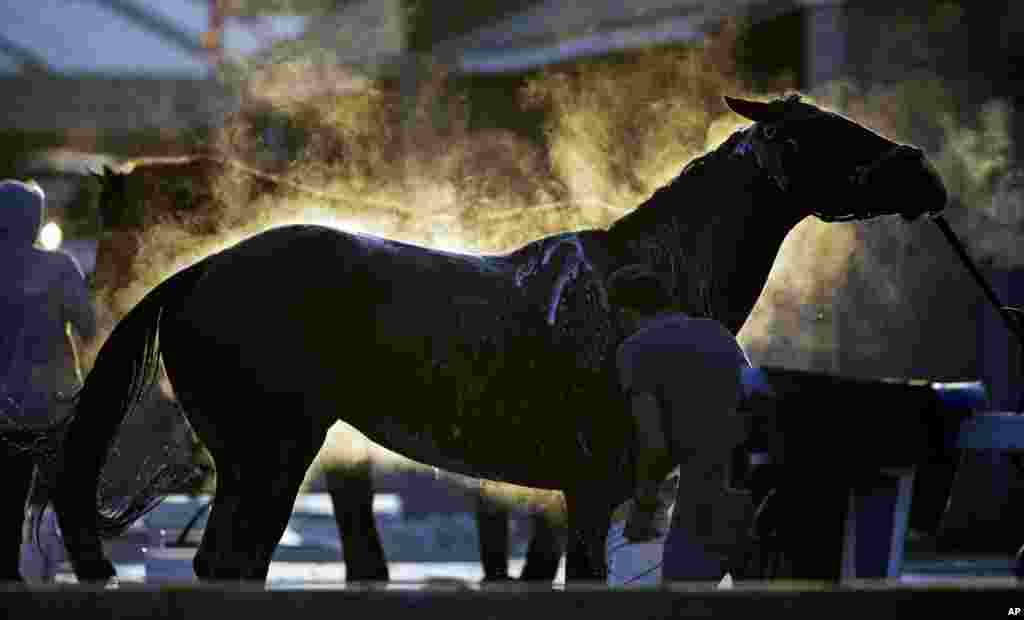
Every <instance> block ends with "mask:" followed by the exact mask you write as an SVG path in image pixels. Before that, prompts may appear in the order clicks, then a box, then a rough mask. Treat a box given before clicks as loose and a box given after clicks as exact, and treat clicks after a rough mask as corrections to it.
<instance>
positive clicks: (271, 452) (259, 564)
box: [193, 433, 324, 581]
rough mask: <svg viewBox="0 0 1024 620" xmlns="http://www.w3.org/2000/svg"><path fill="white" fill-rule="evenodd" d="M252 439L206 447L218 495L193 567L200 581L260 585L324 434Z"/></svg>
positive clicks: (244, 438) (249, 436) (247, 438)
mask: <svg viewBox="0 0 1024 620" xmlns="http://www.w3.org/2000/svg"><path fill="white" fill-rule="evenodd" d="M269 435H272V434H271V433H268V434H267V435H264V436H260V437H258V438H256V439H254V438H253V437H252V436H251V435H248V436H247V435H245V434H241V435H240V436H239V443H240V444H242V445H236V446H235V448H236V449H235V450H232V451H230V452H229V451H227V450H224V449H223V448H221V449H217V448H216V447H214V446H209V447H210V450H211V453H212V454H213V458H214V460H215V461H216V462H217V464H218V467H217V495H216V498H215V499H214V503H213V508H212V511H211V513H210V521H209V524H208V525H207V528H206V532H205V533H204V535H203V542H202V544H201V545H200V547H199V552H198V553H197V554H196V557H195V560H194V562H193V566H194V568H195V571H196V575H197V576H198V577H200V578H201V579H204V580H239V579H246V580H259V581H265V580H266V578H267V573H268V571H269V569H270V559H271V556H272V555H273V553H274V549H275V548H276V547H277V543H278V541H279V540H280V539H281V535H282V534H283V533H284V530H285V527H286V526H287V525H288V519H289V517H290V516H291V513H292V508H293V507H294V504H295V496H296V495H297V493H298V491H299V487H300V486H301V485H302V480H303V478H304V477H305V474H306V470H307V469H308V468H309V465H310V464H311V463H312V462H313V458H314V457H315V456H316V453H317V450H318V449H319V448H320V442H322V441H323V437H324V434H323V433H310V435H309V436H308V437H305V438H301V439H296V438H290V439H289V438H284V437H282V438H279V439H271V438H270V437H269Z"/></svg>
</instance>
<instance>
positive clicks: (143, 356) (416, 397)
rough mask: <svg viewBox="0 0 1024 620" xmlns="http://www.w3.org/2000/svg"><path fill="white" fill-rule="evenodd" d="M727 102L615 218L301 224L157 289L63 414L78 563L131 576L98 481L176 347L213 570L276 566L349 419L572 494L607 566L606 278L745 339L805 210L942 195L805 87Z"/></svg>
mask: <svg viewBox="0 0 1024 620" xmlns="http://www.w3.org/2000/svg"><path fill="white" fill-rule="evenodd" d="M727 103H728V105H729V106H730V107H731V108H732V109H733V110H734V111H736V112H737V113H739V114H741V115H743V116H744V117H746V118H748V119H750V120H752V121H754V124H753V125H752V126H751V127H749V128H747V129H745V130H743V131H738V132H736V133H734V134H733V135H732V136H731V137H730V138H729V139H727V140H726V141H725V142H724V143H723V144H722V145H720V146H719V147H718V148H717V149H715V150H714V151H712V152H710V153H708V154H706V155H704V156H703V157H700V158H698V159H696V160H694V161H693V162H691V163H690V164H688V165H687V166H686V167H685V168H684V169H683V171H682V173H681V174H680V175H679V176H678V177H677V178H676V179H675V180H674V181H672V182H671V183H670V184H669V185H667V186H666V187H663V188H661V189H659V190H658V191H657V192H655V193H654V194H653V195H652V196H651V198H650V199H648V200H647V201H646V202H645V203H644V204H642V205H640V206H639V207H638V208H637V209H636V210H634V211H633V212H631V213H630V214H628V215H626V216H625V217H623V218H622V219H620V220H619V221H617V222H615V223H614V224H613V225H612V226H611V227H610V228H609V229H607V230H586V231H581V232H577V233H565V234H561V235H555V236H552V237H548V238H545V239H541V240H538V241H536V242H534V243H531V244H529V245H527V246H525V247H523V248H521V249H519V250H516V251H514V252H511V253H509V254H505V255H500V256H472V255H460V254H452V253H446V252H440V251H434V250H428V249H425V248H420V247H416V246H412V245H407V244H403V243H398V242H395V241H389V240H386V239H379V238H374V237H370V236H366V235H357V234H349V233H345V232H340V231H337V230H333V229H328V228H322V227H317V226H289V227H283V228H276V229H272V230H269V231H266V232H264V233H261V234H259V235H256V236H254V237H251V238H249V239H247V240H245V241H242V242H241V243H239V244H237V245H235V246H233V247H231V248H229V249H227V250H224V251H222V252H220V253H217V254H214V255H212V256H209V257H207V258H205V259H203V260H202V261H200V262H198V263H196V264H194V265H192V266H191V267H188V268H186V269H184V270H182V271H180V272H178V273H177V274H175V275H173V276H171V277H170V278H168V279H167V280H165V281H164V282H162V283H161V284H160V285H158V286H157V287H156V288H154V289H153V290H152V291H151V292H150V293H149V294H148V295H146V297H145V298H143V300H142V301H141V302H139V304H138V305H137V306H135V308H133V309H132V310H131V311H130V312H129V313H128V314H127V315H126V316H125V317H124V318H123V319H122V320H121V321H120V323H118V325H117V326H116V328H115V329H114V331H113V333H112V334H111V335H110V337H109V338H108V339H107V341H106V343H105V344H104V345H103V347H102V348H101V350H100V352H99V355H98V357H97V360H96V363H95V365H94V367H93V369H92V372H91V373H90V374H89V377H88V378H87V380H86V382H85V385H84V387H83V389H82V390H81V392H80V393H79V394H78V402H77V404H76V410H75V414H74V415H75V417H74V419H73V420H72V421H71V422H70V424H69V427H68V430H67V436H66V438H65V444H64V454H63V462H64V464H65V466H64V467H63V468H62V469H61V471H60V472H59V474H58V477H57V483H56V488H55V489H54V494H53V500H54V505H55V507H56V510H57V513H58V518H59V522H60V526H61V529H62V530H63V533H64V541H65V546H66V547H67V551H68V553H69V556H70V558H71V561H72V564H73V567H74V570H75V573H76V575H77V576H78V578H79V579H80V580H87V581H95V580H106V579H109V578H111V577H113V576H114V570H113V566H112V564H111V563H110V562H109V560H107V559H106V557H105V556H104V554H103V550H102V546H101V533H103V532H110V531H114V530H115V529H116V528H115V527H114V526H115V525H118V524H120V525H125V524H128V523H131V521H132V518H133V517H134V516H136V515H138V514H141V513H142V512H143V511H144V510H145V509H146V508H148V507H149V506H150V505H151V503H150V502H148V501H141V500H140V501H137V502H134V503H133V504H132V505H131V506H129V507H128V508H123V509H121V510H118V511H109V510H98V507H97V495H96V491H97V485H98V480H99V476H100V471H101V468H102V466H103V463H104V462H105V460H106V457H107V452H108V450H109V448H110V446H111V442H112V439H113V437H114V436H115V433H116V431H117V428H118V427H119V425H120V424H121V422H122V420H123V419H124V418H125V416H126V415H128V414H130V413H131V411H132V410H133V409H134V407H135V406H136V404H137V403H138V401H139V399H140V397H141V396H142V395H143V394H145V391H146V390H147V389H148V387H149V386H150V385H151V384H152V382H153V380H154V377H155V373H156V371H157V369H158V367H159V362H160V359H161V356H162V359H163V364H164V367H165V369H166V372H167V376H168V378H169V380H170V382H171V384H172V385H173V387H174V390H175V393H176V394H177V396H178V399H179V401H180V402H181V404H182V407H183V408H184V410H185V412H186V416H187V418H188V420H189V421H190V423H191V424H192V426H193V428H194V429H195V431H196V432H197V434H198V435H199V437H200V438H201V439H202V441H203V442H204V443H205V444H206V446H207V447H208V449H209V451H210V453H211V454H212V456H213V458H214V460H215V462H216V467H217V479H218V484H217V494H216V497H215V499H214V503H213V508H212V514H211V516H210V521H209V524H208V527H207V529H206V532H205V534H204V537H203V541H202V544H201V545H200V549H199V551H198V553H197V554H196V558H195V561H194V568H195V571H196V574H197V575H198V576H199V577H200V578H202V579H260V580H262V579H265V578H266V575H267V570H268V567H269V564H270V558H271V554H272V552H273V550H274V547H275V545H276V543H277V541H278V540H279V539H280V537H281V534H282V532H283V531H284V528H285V525H286V523H287V520H288V518H289V515H290V514H291V510H292V505H293V501H294V498H295V495H296V493H297V491H298V489H299V486H300V484H301V482H302V479H303V477H304V474H305V472H306V469H307V468H308V467H309V465H310V463H311V462H312V460H313V458H314V456H315V455H316V453H317V450H318V448H319V447H320V445H321V443H322V442H323V440H324V436H325V433H326V431H327V429H328V428H329V427H330V426H331V425H332V424H333V423H334V422H335V421H336V420H338V419H342V420H344V421H345V422H347V423H349V424H350V425H352V426H353V427H354V428H356V429H358V430H359V431H361V432H362V433H364V434H365V435H366V436H367V437H369V438H370V439H371V440H372V441H374V442H376V443H378V444H380V445H382V446H384V447H386V448H388V449H390V450H393V451H395V452H398V453H400V454H403V455H405V456H408V457H410V458H412V459H414V460H416V461H420V462H422V463H426V464H428V465H433V466H437V467H440V468H443V469H446V470H450V471H454V472H458V473H462V474H465V475H469V476H475V477H482V478H488V479H493V480H500V481H506V482H510V483H514V484H520V485H524V486H530V487H537V488H544V489H555V490H561V491H563V493H564V494H565V499H566V507H567V511H568V519H569V536H568V543H567V553H568V557H567V573H566V574H567V578H568V579H570V580H579V579H601V580H603V579H604V578H605V561H604V540H605V535H606V532H607V529H608V525H609V520H610V516H611V512H612V510H613V507H614V506H616V505H617V504H619V503H621V502H623V501H625V500H626V499H628V498H629V497H630V496H631V494H632V491H633V472H632V464H631V458H630V445H629V444H630V441H629V438H630V437H631V421H630V417H629V415H628V413H627V411H626V409H625V404H624V402H623V397H622V395H621V394H620V390H619V388H618V386H617V381H616V378H615V377H616V375H615V371H614V368H613V359H614V355H613V353H614V350H615V347H616V346H617V344H618V343H619V342H620V341H621V340H622V339H623V338H624V336H625V334H624V333H623V332H622V329H621V328H620V327H619V323H618V321H617V320H616V316H617V315H616V313H615V312H614V309H612V308H609V307H608V306H607V303H606V298H605V297H604V294H603V291H604V289H603V282H604V280H605V278H606V277H607V276H608V275H609V274H611V273H613V272H614V271H616V270H617V269H618V268H620V267H622V266H625V265H631V264H638V263H640V264H646V265H648V266H649V267H650V268H652V269H654V270H656V271H658V272H661V273H663V274H665V275H666V276H668V277H669V279H670V281H671V282H672V284H673V287H674V295H675V297H676V299H677V301H678V303H679V305H680V306H681V307H682V308H683V309H685V310H686V311H688V312H692V313H693V314H698V315H702V316H707V317H711V318H714V319H717V320H718V321H720V322H721V323H723V324H724V325H725V326H726V327H727V328H728V329H729V330H731V331H733V332H736V331H737V330H738V329H739V328H740V326H741V325H742V323H743V321H744V320H745V319H746V317H747V315H748V314H749V312H750V310H751V308H752V307H753V305H754V302H755V301H756V299H757V297H758V295H759V294H760V291H761V289H762V288H763V286H764V283H765V281H766V279H767V276H768V273H769V270H770V269H771V266H772V263H773V262H774V258H775V256H776V254H777V252H778V250H779V247H780V245H781V243H782V241H783V239H784V238H785V236H786V234H787V232H788V231H789V230H790V229H791V228H792V227H793V226H794V225H795V224H796V223H798V222H799V221H800V220H801V219H803V218H804V217H806V216H808V215H812V214H813V215H816V216H818V217H819V218H822V219H823V220H826V221H845V220H854V219H862V218H869V217H874V216H879V215H884V214H901V215H903V216H904V217H907V218H909V219H913V218H915V217H917V216H919V215H921V214H923V213H929V212H934V211H938V210H940V209H942V208H943V207H944V206H945V203H946V192H945V189H944V187H943V184H942V181H941V180H940V178H939V177H938V175H937V173H936V172H935V170H934V169H933V168H932V167H931V166H930V164H929V163H928V162H927V160H926V159H925V157H924V156H923V154H922V152H921V151H920V150H919V149H916V148H913V147H910V146H906V145H898V144H896V143H894V142H892V141H890V140H887V139H886V138H884V137H882V136H880V135H878V134H876V133H874V132H872V131H870V130H868V129H866V128H864V127H862V126H860V125H858V124H856V123H854V122H852V121H851V120H849V119H846V118H844V117H842V116H839V115H837V114H834V113H830V112H827V111H824V110H821V109H819V108H817V107H815V106H813V105H810V104H808V103H805V102H803V101H800V99H799V97H796V96H793V97H789V98H787V99H784V100H777V101H773V102H771V103H762V102H754V101H745V100H740V99H728V98H727ZM680 380H686V378H685V377H680ZM694 389H695V390H699V385H695V386H694ZM143 499H145V498H143Z"/></svg>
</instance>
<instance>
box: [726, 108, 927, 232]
mask: <svg viewBox="0 0 1024 620" xmlns="http://www.w3.org/2000/svg"><path fill="white" fill-rule="evenodd" d="M725 101H726V104H728V106H729V107H730V108H731V109H732V110H733V111H734V112H736V113H737V114H739V115H740V116H743V117H745V118H748V119H750V120H752V121H754V123H755V124H754V125H752V126H751V127H749V128H748V129H747V130H746V131H745V132H744V136H743V139H742V140H741V141H740V142H739V143H738V144H737V146H736V148H735V151H734V153H735V154H737V155H741V156H742V155H752V156H753V157H755V158H756V160H757V164H758V165H759V166H760V167H761V168H762V169H763V170H764V171H766V172H767V173H768V174H769V175H770V176H771V177H772V180H773V181H774V182H775V184H776V185H778V187H779V189H780V190H782V191H783V192H784V193H786V194H788V195H789V196H791V197H792V198H793V199H794V200H796V201H798V202H800V203H803V204H807V205H809V208H810V212H811V213H813V214H814V215H816V216H818V217H819V218H821V219H822V220H824V221H827V222H832V221H845V220H856V219H866V218H870V217H875V216H878V215H888V214H900V215H902V216H904V217H905V218H907V219H914V218H916V217H918V216H920V215H922V214H925V213H935V212H938V211H941V210H942V209H943V208H944V207H945V205H946V198H947V196H946V189H945V187H944V185H943V183H942V179H941V178H940V177H939V175H938V173H937V172H936V170H935V169H934V168H933V167H932V165H931V163H930V162H929V161H928V160H927V158H925V156H924V153H923V152H922V151H921V149H918V148H916V147H913V146H909V145H905V144H897V143H895V142H893V141H891V140H888V139H887V138H884V137H882V136H880V135H878V134H877V133H875V132H874V131H871V130H870V129H868V128H866V127H863V126H861V125H859V124H857V123H855V122H853V121H851V120H849V119H847V118H844V117H842V116H840V115H838V114H835V113H832V112H828V111H825V110H822V109H820V108H817V107H815V106H813V105H811V104H808V103H806V102H803V101H801V100H800V97H799V96H798V95H791V96H789V97H787V98H785V99H779V100H776V101H772V102H770V103H765V102H759V101H748V100H745V99H736V98H732V97H726V98H725Z"/></svg>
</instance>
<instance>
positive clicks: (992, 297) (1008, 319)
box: [931, 214, 1024, 415]
mask: <svg viewBox="0 0 1024 620" xmlns="http://www.w3.org/2000/svg"><path fill="white" fill-rule="evenodd" d="M931 219H932V221H934V222H935V225H936V226H938V227H939V230H941V231H942V234H943V235H945V237H946V240H947V241H949V244H950V245H951V246H953V250H954V251H955V252H956V255H957V256H959V257H960V260H961V261H962V262H963V264H964V266H965V267H966V268H967V271H969V272H970V274H971V275H972V276H974V280H975V281H976V282H977V283H978V286H980V287H981V290H982V291H983V292H984V293H985V297H986V298H987V299H988V301H989V303H991V304H992V307H994V308H995V309H996V311H997V312H998V313H999V316H1000V317H1001V318H1002V319H1003V324H1004V325H1006V329H1008V330H1009V331H1010V333H1012V334H1013V335H1014V336H1016V337H1017V345H1018V351H1019V352H1020V353H1019V355H1020V360H1021V365H1020V368H1019V370H1020V371H1021V372H1024V310H1022V309H1020V308H1016V307H1013V306H1004V305H1003V303H1002V302H1001V301H999V296H998V295H996V292H995V291H994V290H992V286H991V285H990V284H989V283H988V281H987V280H986V279H985V276H983V275H982V274H981V272H980V271H979V270H978V267H977V266H976V265H975V264H974V261H973V260H971V257H970V255H969V254H968V253H967V250H966V248H964V245H963V243H962V242H961V241H960V238H959V237H957V236H956V233H955V232H953V229H952V228H951V227H950V226H949V222H947V221H946V218H944V217H942V215H941V214H936V215H934V216H932V218H931ZM1021 413H1024V391H1022V392H1021V395H1020V400H1019V401H1018V402H1017V414H1018V415H1020V414H1021Z"/></svg>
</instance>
